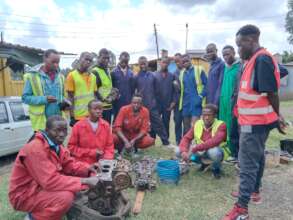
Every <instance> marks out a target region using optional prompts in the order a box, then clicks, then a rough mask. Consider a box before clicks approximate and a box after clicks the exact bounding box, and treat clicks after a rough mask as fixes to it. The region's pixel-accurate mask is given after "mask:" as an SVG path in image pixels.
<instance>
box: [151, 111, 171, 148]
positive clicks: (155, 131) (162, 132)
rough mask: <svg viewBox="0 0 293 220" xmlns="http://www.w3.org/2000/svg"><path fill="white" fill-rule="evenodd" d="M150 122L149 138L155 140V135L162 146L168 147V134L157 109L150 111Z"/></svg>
mask: <svg viewBox="0 0 293 220" xmlns="http://www.w3.org/2000/svg"><path fill="white" fill-rule="evenodd" d="M169 120H170V118H169ZM150 121H151V132H150V135H151V137H152V138H156V135H158V136H159V137H160V138H161V140H162V143H163V145H168V144H169V139H168V134H167V131H166V129H165V126H164V124H163V121H162V118H161V116H160V113H159V111H158V110H157V109H151V110H150Z"/></svg>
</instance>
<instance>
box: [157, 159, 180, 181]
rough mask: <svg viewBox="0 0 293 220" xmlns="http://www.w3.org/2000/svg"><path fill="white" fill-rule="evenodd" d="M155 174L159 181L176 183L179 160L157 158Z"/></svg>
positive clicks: (178, 177)
mask: <svg viewBox="0 0 293 220" xmlns="http://www.w3.org/2000/svg"><path fill="white" fill-rule="evenodd" d="M157 174H158V176H159V178H160V182H161V183H171V184H178V182H179V179H180V168H179V162H178V161H177V160H159V161H158V162H157Z"/></svg>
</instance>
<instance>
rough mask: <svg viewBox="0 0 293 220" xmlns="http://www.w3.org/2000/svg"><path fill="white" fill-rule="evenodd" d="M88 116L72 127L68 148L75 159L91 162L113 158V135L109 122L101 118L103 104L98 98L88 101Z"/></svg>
mask: <svg viewBox="0 0 293 220" xmlns="http://www.w3.org/2000/svg"><path fill="white" fill-rule="evenodd" d="M88 112H89V117H88V118H84V119H82V120H80V121H78V122H77V123H76V124H75V125H74V126H73V128H72V132H71V137H70V139H69V142H68V149H69V150H70V153H71V155H72V156H73V157H75V158H76V159H77V160H79V161H82V162H86V163H88V164H92V163H95V162H97V161H98V160H100V159H108V160H112V159H113V158H114V144H113V136H112V131H111V127H110V125H109V123H108V122H107V121H105V120H104V119H102V114H103V104H102V102H100V101H98V100H92V101H90V102H89V103H88Z"/></svg>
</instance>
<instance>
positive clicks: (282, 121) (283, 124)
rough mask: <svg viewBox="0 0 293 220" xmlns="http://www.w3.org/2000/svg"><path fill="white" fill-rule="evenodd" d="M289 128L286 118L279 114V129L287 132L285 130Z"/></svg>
mask: <svg viewBox="0 0 293 220" xmlns="http://www.w3.org/2000/svg"><path fill="white" fill-rule="evenodd" d="M286 128H287V124H286V122H285V119H284V118H283V116H281V115H280V116H279V121H278V131H279V132H280V133H281V134H286V132H285V130H286Z"/></svg>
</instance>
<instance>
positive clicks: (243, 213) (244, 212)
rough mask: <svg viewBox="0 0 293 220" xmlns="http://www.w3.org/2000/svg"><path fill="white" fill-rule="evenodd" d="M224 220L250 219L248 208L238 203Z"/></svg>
mask: <svg viewBox="0 0 293 220" xmlns="http://www.w3.org/2000/svg"><path fill="white" fill-rule="evenodd" d="M222 220H249V215H248V209H247V208H242V207H240V206H239V205H238V204H237V203H236V204H235V205H234V207H233V208H232V209H231V211H229V212H228V213H227V214H226V215H225V217H224V218H222Z"/></svg>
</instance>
